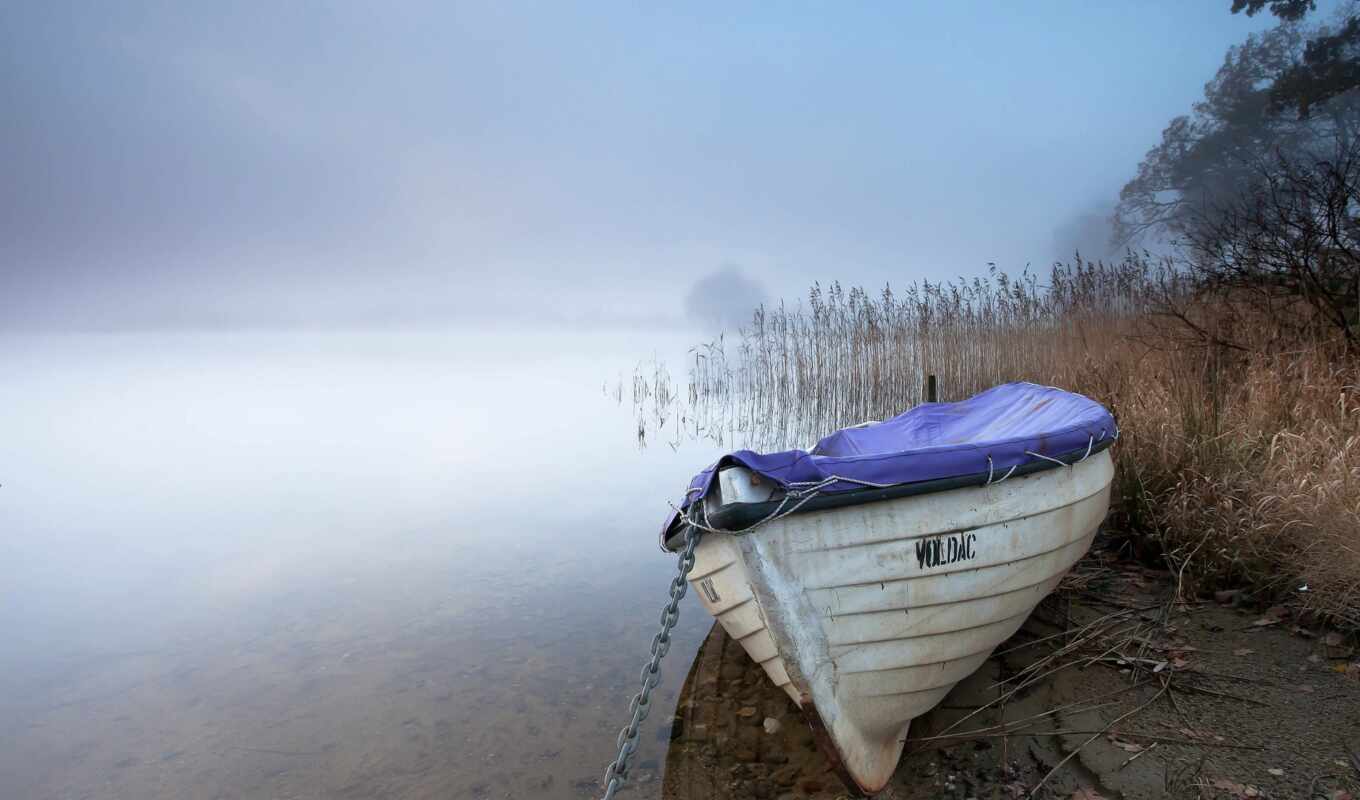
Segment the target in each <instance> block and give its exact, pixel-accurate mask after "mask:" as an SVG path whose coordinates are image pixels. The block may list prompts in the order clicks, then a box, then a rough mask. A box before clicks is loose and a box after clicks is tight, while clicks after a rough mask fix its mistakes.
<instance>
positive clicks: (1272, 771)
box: [1266, 767, 1284, 778]
mask: <svg viewBox="0 0 1360 800" xmlns="http://www.w3.org/2000/svg"><path fill="white" fill-rule="evenodd" d="M1266 772H1269V773H1270V774H1271V775H1274V776H1275V777H1277V778H1281V777H1284V770H1282V769H1280V768H1279V767H1271V768H1270V769H1268V770H1266Z"/></svg>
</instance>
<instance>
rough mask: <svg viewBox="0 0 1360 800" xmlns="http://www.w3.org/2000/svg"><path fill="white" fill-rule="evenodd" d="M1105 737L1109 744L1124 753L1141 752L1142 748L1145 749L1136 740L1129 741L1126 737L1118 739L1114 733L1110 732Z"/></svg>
mask: <svg viewBox="0 0 1360 800" xmlns="http://www.w3.org/2000/svg"><path fill="white" fill-rule="evenodd" d="M1105 738H1107V739H1109V740H1110V744H1112V745H1114V746H1115V747H1118V748H1119V749H1120V750H1123V751H1124V752H1126V753H1141V752H1143V750H1145V749H1146V748H1145V747H1143V746H1142V745H1141V744H1138V743H1137V742H1130V741H1128V740H1126V739H1120V738H1119V737H1117V736H1115V735H1114V734H1110V735H1108V736H1107V737H1105Z"/></svg>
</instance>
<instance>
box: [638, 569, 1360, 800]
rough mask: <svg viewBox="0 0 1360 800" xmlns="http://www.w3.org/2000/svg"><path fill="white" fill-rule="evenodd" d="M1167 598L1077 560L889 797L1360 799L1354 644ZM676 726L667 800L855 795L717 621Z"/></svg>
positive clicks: (934, 732)
mask: <svg viewBox="0 0 1360 800" xmlns="http://www.w3.org/2000/svg"><path fill="white" fill-rule="evenodd" d="M1171 600H1172V590H1171V580H1170V576H1169V575H1166V574H1165V573H1158V572H1154V571H1149V570H1145V569H1143V568H1140V567H1137V566H1132V565H1122V566H1108V565H1101V564H1099V563H1097V562H1095V561H1091V562H1088V563H1086V564H1084V565H1083V566H1082V567H1081V568H1079V570H1078V571H1077V572H1076V573H1075V574H1074V576H1073V577H1072V579H1071V580H1069V581H1068V582H1067V584H1066V585H1065V588H1064V590H1063V591H1061V592H1060V593H1059V594H1057V595H1055V596H1053V597H1050V598H1049V599H1048V600H1046V601H1045V602H1044V603H1043V604H1042V605H1041V606H1040V607H1039V609H1038V610H1037V611H1036V612H1035V614H1034V615H1033V616H1032V617H1031V618H1030V620H1029V621H1028V622H1027V623H1026V625H1025V626H1024V628H1022V629H1021V630H1020V631H1019V632H1018V633H1017V634H1016V635H1015V636H1014V637H1013V638H1012V639H1011V640H1010V641H1009V642H1007V643H1006V644H1004V645H1002V647H1000V648H999V649H998V651H997V654H996V655H994V656H993V657H992V658H991V659H989V660H988V662H987V663H986V665H985V666H984V667H983V668H982V669H980V670H979V671H978V672H977V673H975V674H974V675H972V676H971V677H969V678H968V679H966V680H965V681H963V682H962V683H960V684H959V686H958V687H956V688H955V690H954V691H953V692H951V693H950V694H949V695H948V696H947V697H946V698H945V700H944V701H943V702H942V703H941V704H940V705H939V706H938V707H937V708H936V709H935V710H934V711H932V712H931V713H930V714H928V715H927V716H926V717H924V718H921V719H918V720H917V721H916V722H915V723H914V724H913V725H912V729H911V732H910V734H909V736H908V741H907V752H906V754H905V755H904V756H903V758H902V762H901V764H900V765H899V767H898V770H897V773H896V774H895V776H894V778H893V781H892V783H891V785H890V786H889V788H888V789H887V790H885V791H884V792H883V793H882V794H881V795H879V797H882V798H894V799H900V800H908V799H910V800H916V799H917V798H921V799H924V798H936V797H948V798H960V800H962V799H963V798H979V800H981V799H982V798H1019V797H1029V796H1036V797H1058V798H1070V797H1079V798H1084V799H1088V798H1089V799H1093V798H1100V797H1106V798H1116V797H1124V798H1157V797H1168V796H1171V797H1188V798H1236V797H1278V798H1312V797H1320V798H1329V799H1331V798H1337V799H1338V800H1339V799H1341V798H1345V797H1346V796H1347V795H1346V793H1347V792H1349V793H1351V794H1353V795H1354V796H1357V797H1360V663H1358V662H1360V655H1357V653H1356V652H1355V650H1354V648H1353V647H1352V646H1350V645H1351V644H1353V643H1352V642H1348V641H1347V640H1345V639H1343V638H1341V637H1338V636H1336V635H1334V634H1333V635H1329V634H1328V633H1327V632H1326V631H1321V630H1311V629H1308V628H1306V627H1300V626H1297V625H1295V624H1293V623H1292V622H1291V621H1289V620H1288V619H1287V618H1286V617H1285V616H1284V615H1280V614H1278V613H1265V612H1262V611H1260V610H1256V609H1248V608H1232V607H1230V606H1226V605H1220V604H1218V603H1215V602H1213V601H1197V602H1193V603H1188V604H1185V603H1181V604H1178V603H1173V602H1171ZM670 735H671V745H670V748H669V751H668V754H667V758H666V762H665V775H664V780H663V786H662V796H663V797H664V798H666V800H687V799H688V798H707V797H713V798H738V797H755V798H761V799H762V800H764V799H765V798H770V799H772V800H794V799H795V798H839V797H845V796H848V793H847V792H846V790H845V789H844V787H843V786H842V785H841V783H840V781H839V780H838V779H837V778H836V775H835V773H834V772H833V771H832V768H831V765H830V764H829V763H828V761H827V760H826V759H825V758H824V757H823V756H822V754H821V753H820V752H818V751H817V749H816V745H815V743H814V742H813V738H812V733H811V731H810V730H809V729H808V727H807V725H806V723H804V722H803V720H802V718H801V716H800V714H799V712H798V710H797V708H796V707H795V706H794V704H793V703H792V702H791V701H790V700H789V699H788V697H787V696H786V695H784V694H783V693H782V692H780V691H778V690H776V689H775V688H774V687H773V686H772V685H771V684H770V683H769V681H768V680H766V678H765V675H764V673H763V671H761V670H760V668H759V667H758V666H756V665H755V664H754V663H752V662H751V661H750V659H749V658H747V657H746V655H745V652H744V651H743V650H742V649H741V647H740V646H739V645H738V644H736V643H735V642H732V641H730V640H729V639H728V638H727V636H726V634H725V633H724V632H723V631H722V629H721V628H719V627H717V626H715V627H714V629H713V630H712V631H711V632H710V634H709V636H708V638H707V639H706V640H705V642H704V644H703V646H702V648H701V649H700V652H699V655H698V656H697V658H696V659H695V662H694V664H693V666H692V668H691V670H690V673H689V676H688V678H687V680H686V682H685V685H684V688H683V689H682V691H681V696H680V701H679V706H678V708H677V712H676V718H675V720H674V723H673V725H672V727H671V733H670Z"/></svg>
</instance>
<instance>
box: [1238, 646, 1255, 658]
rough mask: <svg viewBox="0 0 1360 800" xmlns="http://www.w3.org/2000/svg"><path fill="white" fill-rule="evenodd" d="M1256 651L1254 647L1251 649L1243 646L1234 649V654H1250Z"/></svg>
mask: <svg viewBox="0 0 1360 800" xmlns="http://www.w3.org/2000/svg"><path fill="white" fill-rule="evenodd" d="M1255 652H1256V651H1255V650H1253V649H1251V648H1250V647H1243V648H1240V649H1237V650H1234V651H1233V655H1235V656H1249V655H1251V654H1252V653H1255Z"/></svg>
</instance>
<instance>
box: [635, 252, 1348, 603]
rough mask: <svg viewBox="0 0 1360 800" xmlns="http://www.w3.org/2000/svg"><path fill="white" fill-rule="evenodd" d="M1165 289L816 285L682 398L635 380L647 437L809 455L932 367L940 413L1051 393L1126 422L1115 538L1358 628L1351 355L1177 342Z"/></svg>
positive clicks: (735, 344) (1129, 264) (1272, 332)
mask: <svg viewBox="0 0 1360 800" xmlns="http://www.w3.org/2000/svg"><path fill="white" fill-rule="evenodd" d="M1177 281H1178V279H1177V277H1176V275H1175V273H1174V272H1172V271H1170V270H1169V268H1168V267H1166V266H1164V265H1158V264H1156V263H1154V262H1150V261H1149V260H1147V259H1145V258H1137V257H1130V258H1128V259H1125V260H1124V261H1123V262H1121V263H1118V264H1101V263H1090V262H1081V261H1078V262H1077V263H1076V264H1073V265H1058V266H1056V267H1055V268H1054V269H1053V271H1052V273H1051V274H1050V275H1049V276H1048V278H1047V280H1046V282H1043V283H1041V282H1040V281H1039V280H1038V279H1037V277H1036V276H1034V275H1032V274H1028V273H1027V274H1025V275H1022V276H1021V277H1020V278H1019V279H1011V278H1009V277H1008V276H1007V275H1006V274H1005V273H1002V272H998V271H994V272H992V273H991V274H990V275H989V276H988V277H986V278H981V279H977V280H973V281H971V282H960V283H942V284H931V283H923V284H920V285H914V286H911V287H909V288H908V289H907V290H906V291H905V292H903V293H901V294H895V293H894V292H892V291H891V290H889V289H884V290H883V291H882V292H881V293H879V294H876V295H874V294H870V293H867V292H865V291H864V290H862V289H857V288H852V289H849V290H845V289H842V287H840V286H839V285H838V284H832V286H831V287H830V288H828V289H826V290H823V289H821V288H820V287H817V286H814V287H813V289H812V291H811V293H810V295H809V297H808V301H807V303H806V305H804V304H798V305H794V306H792V307H790V306H786V305H784V304H781V305H779V306H777V307H774V308H761V309H758V310H756V312H755V314H754V316H753V318H752V321H751V323H750V324H749V325H748V326H746V327H745V328H743V329H742V330H741V331H740V332H739V334H738V335H737V336H735V337H733V338H732V339H719V340H717V341H714V342H712V343H709V344H706V345H703V346H701V347H698V348H695V350H694V351H693V353H692V355H693V361H692V362H691V363H690V365H689V370H688V371H689V375H688V386H687V392H685V393H683V394H682V392H680V391H679V390H678V389H676V388H673V386H672V384H671V382H670V379H669V377H667V376H666V374H665V373H664V370H660V369H656V370H654V371H653V373H652V374H651V375H650V376H647V379H644V380H640V381H639V382H638V383H637V384H636V385H635V387H634V403H635V405H636V406H637V407H638V409H639V416H640V425H639V436H640V437H643V436H645V430H644V428H645V427H646V424H645V421H643V420H642V419H641V418H642V417H644V416H648V417H650V418H651V424H652V425H653V426H654V427H656V428H658V429H660V428H664V427H665V426H666V423H667V422H668V421H670V422H671V428H672V431H671V432H670V433H668V434H667V435H668V436H673V437H677V438H679V437H683V436H692V437H701V438H709V439H712V440H713V441H715V442H716V443H718V444H719V445H722V446H724V447H726V446H732V445H741V446H750V447H756V448H765V449H769V448H772V447H788V446H795V445H798V446H806V445H808V444H810V443H811V442H813V441H815V440H816V438H818V436H820V435H822V434H825V433H827V432H829V431H831V430H834V429H835V428H838V427H842V426H845V425H849V424H854V423H857V422H861V421H864V420H867V419H883V418H886V417H889V416H892V415H894V414H896V413H899V412H900V411H902V410H904V409H907V408H910V407H912V406H913V405H916V404H918V403H920V402H922V400H923V399H924V398H923V388H922V387H923V383H924V376H925V375H926V374H934V375H936V376H938V381H939V387H940V399H941V400H954V399H961V398H964V397H967V396H969V395H971V394H973V393H975V392H977V391H980V390H982V389H985V388H987V387H989V386H993V385H995V384H997V383H1001V382H1005V381H1011V380H1029V381H1033V382H1036V383H1042V384H1048V385H1055V386H1061V387H1063V388H1066V389H1070V390H1072V391H1077V392H1081V393H1083V394H1086V395H1088V396H1090V397H1092V398H1094V399H1096V400H1099V401H1100V402H1102V403H1104V404H1105V405H1106V406H1107V407H1108V408H1110V409H1111V411H1112V412H1113V413H1114V414H1115V416H1116V419H1117V420H1118V422H1119V425H1120V429H1121V441H1120V443H1119V445H1118V446H1117V447H1116V449H1115V456H1116V461H1117V466H1118V470H1117V477H1116V481H1117V485H1116V492H1115V495H1116V496H1115V509H1114V517H1113V520H1114V527H1115V528H1116V530H1117V531H1118V532H1119V533H1122V534H1125V535H1127V536H1128V539H1129V541H1130V542H1131V543H1132V544H1133V545H1134V546H1135V547H1136V548H1137V549H1139V551H1140V553H1141V554H1142V555H1144V556H1145V557H1155V558H1164V559H1165V560H1166V561H1167V562H1168V563H1169V565H1170V566H1171V567H1172V569H1173V570H1174V571H1175V572H1176V573H1177V574H1178V575H1180V576H1181V578H1182V579H1183V580H1184V581H1185V582H1186V585H1187V586H1188V587H1190V589H1191V590H1200V591H1205V590H1209V589H1216V588H1224V587H1229V586H1232V587H1245V588H1247V589H1248V590H1250V591H1252V592H1254V593H1256V594H1257V595H1258V596H1259V598H1260V599H1262V600H1267V599H1269V600H1272V601H1276V600H1279V599H1281V598H1283V597H1291V598H1294V599H1295V600H1296V601H1297V602H1298V603H1300V604H1301V605H1302V606H1304V607H1306V608H1307V609H1309V610H1311V611H1314V612H1317V613H1319V614H1321V615H1323V616H1325V617H1328V618H1330V619H1331V620H1334V621H1337V622H1345V623H1348V624H1349V625H1352V626H1356V627H1360V397H1357V393H1356V385H1357V374H1356V361H1355V359H1354V358H1353V356H1351V355H1348V354H1346V353H1345V352H1344V350H1342V349H1341V348H1340V347H1339V346H1337V345H1335V344H1333V343H1331V342H1328V341H1322V340H1319V341H1310V342H1303V343H1300V342H1298V341H1291V342H1289V343H1288V346H1287V347H1286V346H1285V345H1284V344H1282V340H1281V339H1280V337H1279V336H1278V330H1277V329H1276V328H1275V326H1273V325H1272V323H1271V321H1270V320H1258V322H1257V324H1256V325H1255V326H1253V329H1252V330H1251V331H1248V332H1246V333H1249V334H1250V335H1249V336H1244V335H1243V334H1244V332H1243V331H1241V330H1238V331H1235V333H1236V334H1237V335H1236V339H1237V341H1239V342H1240V341H1248V342H1252V343H1254V344H1255V346H1251V347H1247V348H1246V349H1238V348H1228V347H1223V346H1217V345H1211V344H1205V343H1204V342H1203V341H1197V340H1195V339H1193V338H1188V337H1186V336H1185V335H1184V334H1185V332H1186V328H1185V326H1184V325H1183V323H1181V322H1180V321H1177V320H1174V319H1171V318H1169V317H1168V315H1167V314H1166V313H1165V309H1166V305H1165V304H1166V301H1167V299H1168V298H1169V297H1172V296H1174V295H1176V293H1178V292H1184V291H1185V287H1184V286H1182V285H1179V284H1178V283H1177ZM1200 313H1201V314H1204V313H1208V314H1209V315H1212V309H1210V310H1208V311H1207V312H1205V311H1204V310H1203V309H1201V312H1200ZM1234 319H1240V317H1234ZM1200 321H1201V323H1204V322H1205V318H1203V317H1202V318H1201V320H1200ZM659 398H661V399H665V400H666V401H667V402H665V403H664V404H663V403H661V402H659ZM672 399H674V401H675V402H673V401H672ZM686 399H687V401H688V402H680V401H682V400H686ZM644 407H645V409H646V410H645V412H644ZM1303 586H1307V590H1306V591H1300V589H1301V587H1303Z"/></svg>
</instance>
